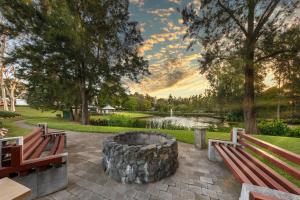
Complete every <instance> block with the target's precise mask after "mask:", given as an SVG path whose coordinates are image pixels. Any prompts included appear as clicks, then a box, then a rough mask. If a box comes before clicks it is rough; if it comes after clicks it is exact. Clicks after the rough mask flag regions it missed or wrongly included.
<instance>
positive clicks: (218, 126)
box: [207, 124, 232, 133]
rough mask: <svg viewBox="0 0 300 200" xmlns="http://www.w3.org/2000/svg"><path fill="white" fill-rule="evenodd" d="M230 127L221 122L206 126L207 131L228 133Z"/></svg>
mask: <svg viewBox="0 0 300 200" xmlns="http://www.w3.org/2000/svg"><path fill="white" fill-rule="evenodd" d="M231 129H232V126H224V125H222V124H211V125H209V126H208V127H207V131H209V132H226V133H229V132H230V131H231Z"/></svg>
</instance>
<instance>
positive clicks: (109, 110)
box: [101, 105, 116, 114]
mask: <svg viewBox="0 0 300 200" xmlns="http://www.w3.org/2000/svg"><path fill="white" fill-rule="evenodd" d="M115 111H116V109H115V108H114V107H112V106H111V105H106V106H105V107H103V108H101V113H102V114H111V113H114V112H115Z"/></svg>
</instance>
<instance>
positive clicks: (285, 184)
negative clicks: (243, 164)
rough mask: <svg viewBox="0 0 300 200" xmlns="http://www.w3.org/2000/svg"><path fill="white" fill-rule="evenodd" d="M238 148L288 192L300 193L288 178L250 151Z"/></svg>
mask: <svg viewBox="0 0 300 200" xmlns="http://www.w3.org/2000/svg"><path fill="white" fill-rule="evenodd" d="M237 150H238V151H239V152H240V153H242V154H243V155H244V156H245V157H246V158H248V159H249V160H250V161H251V162H253V163H254V164H255V165H256V166H258V167H259V168H260V169H261V170H263V171H264V172H265V173H266V174H268V175H269V176H271V177H272V178H273V179H274V180H276V181H277V182H278V183H279V184H280V185H282V186H283V187H284V188H286V189H287V190H288V192H290V193H293V194H299V195H300V189H299V188H298V187H297V186H295V185H294V184H292V183H291V182H289V181H288V180H287V179H286V178H284V177H283V176H281V175H280V174H278V173H276V172H275V171H274V170H273V169H271V168H270V167H269V166H267V165H266V164H264V163H263V162H261V161H260V160H258V159H257V158H254V157H253V156H252V155H250V154H249V153H247V152H245V151H244V150H243V149H241V148H237Z"/></svg>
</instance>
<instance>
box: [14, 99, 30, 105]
mask: <svg viewBox="0 0 300 200" xmlns="http://www.w3.org/2000/svg"><path fill="white" fill-rule="evenodd" d="M16 106H28V103H27V101H26V99H16Z"/></svg>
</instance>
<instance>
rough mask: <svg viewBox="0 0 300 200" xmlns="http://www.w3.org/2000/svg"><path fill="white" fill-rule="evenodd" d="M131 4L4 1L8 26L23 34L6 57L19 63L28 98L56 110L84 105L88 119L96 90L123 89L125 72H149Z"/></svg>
mask: <svg viewBox="0 0 300 200" xmlns="http://www.w3.org/2000/svg"><path fill="white" fill-rule="evenodd" d="M128 7H129V1H128V0H103V1H94V0H87V1H84V6H82V2H81V1H79V0H74V1H70V0H54V1H42V0H37V1H9V0H3V1H0V11H1V14H2V16H3V17H4V19H5V21H7V22H8V23H7V27H5V28H6V29H8V30H11V31H10V32H9V33H12V32H13V33H15V34H16V35H22V38H24V42H21V43H19V45H16V46H15V49H13V51H12V53H11V55H10V58H8V59H6V61H7V62H17V63H18V64H19V66H20V70H19V75H20V76H21V78H23V79H26V81H27V87H28V102H29V103H30V104H32V105H34V106H35V107H37V108H54V109H62V108H65V109H69V108H71V107H73V106H78V107H79V106H80V105H81V106H80V107H81V108H82V115H81V116H82V123H84V124H86V123H87V120H88V105H89V103H92V101H93V100H95V99H96V98H97V95H100V94H103V93H107V94H112V93H114V92H120V93H121V92H122V86H123V85H122V83H121V80H122V78H123V77H124V76H126V77H127V78H129V79H132V80H133V81H136V80H138V78H139V77H140V76H139V75H140V74H147V73H148V62H147V61H145V60H144V58H143V57H142V56H139V54H138V48H139V47H140V45H141V43H142V42H143V38H142V36H141V32H140V31H139V29H138V28H137V25H138V24H137V22H134V21H129V12H128ZM16 35H10V36H12V37H14V36H16ZM123 90H124V89H123ZM123 93H124V92H123Z"/></svg>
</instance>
